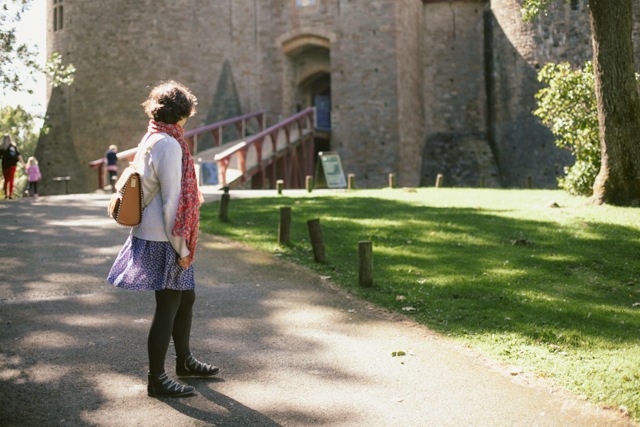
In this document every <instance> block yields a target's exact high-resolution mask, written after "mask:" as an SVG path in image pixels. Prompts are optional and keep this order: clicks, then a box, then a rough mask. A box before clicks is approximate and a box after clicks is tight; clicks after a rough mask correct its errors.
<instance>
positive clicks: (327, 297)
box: [0, 195, 636, 427]
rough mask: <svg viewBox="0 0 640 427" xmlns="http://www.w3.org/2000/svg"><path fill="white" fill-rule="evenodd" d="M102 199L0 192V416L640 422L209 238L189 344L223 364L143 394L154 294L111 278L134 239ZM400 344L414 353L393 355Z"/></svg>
mask: <svg viewBox="0 0 640 427" xmlns="http://www.w3.org/2000/svg"><path fill="white" fill-rule="evenodd" d="M107 200H108V198H107V196H104V195H73V196H55V197H43V198H40V199H38V200H36V201H33V200H17V201H11V202H0V224H2V225H1V226H0V259H1V261H2V262H1V263H0V408H2V410H0V425H2V426H25V425H34V426H49V425H51V426H65V425H73V426H76V425H78V426H80V425H82V426H84V425H88V426H341V427H348V426H349V427H350V426H367V427H374V426H384V427H387V426H402V427H407V426H596V425H597V426H631V425H636V424H633V423H631V422H630V421H628V420H627V419H626V418H623V417H621V416H619V415H618V414H616V413H612V412H611V411H606V410H602V409H598V408H596V407H594V406H591V405H587V404H585V403H583V402H581V401H579V400H577V399H575V398H573V397H572V396H569V395H568V394H566V393H563V392H560V391H557V390H555V389H554V388H553V387H551V388H550V387H549V385H548V384H546V383H544V382H542V381H543V380H539V379H538V380H536V379H535V377H534V376H532V375H523V374H520V375H517V376H515V377H511V376H510V375H509V373H508V367H504V366H501V365H500V364H497V363H491V362H490V361H487V360H485V359H483V358H482V357H481V356H479V355H478V354H476V353H474V352H473V351H472V350H469V349H464V348H462V347H459V346H457V345H456V344H454V343H451V342H450V341H449V340H447V339H446V338H442V337H440V336H438V335H436V334H434V333H432V332H431V331H429V330H428V329H426V328H424V327H421V326H419V325H416V324H414V323H412V322H411V321H410V320H408V319H406V318H404V317H402V316H399V315H395V314H391V313H388V312H386V311H384V310H380V309H378V308H376V307H373V306H371V305H370V304H368V303H366V302H363V301H360V300H358V299H357V298H355V297H353V296H350V295H349V294H347V293H346V292H344V291H341V290H339V289H336V288H335V287H333V286H332V285H331V283H328V282H323V281H322V280H321V279H320V278H319V277H317V276H316V275H315V274H314V273H312V272H309V271H307V270H304V269H302V268H299V267H297V266H295V265H292V264H289V263H287V262H286V261H283V260H281V259H279V258H276V257H272V256H270V255H268V254H263V253H259V252H256V251H254V250H251V249H250V248H247V247H244V246H241V245H239V244H236V243H233V242H229V241H226V240H224V239H221V238H217V237H214V236H209V235H201V237H200V244H199V252H198V255H197V260H196V263H195V269H196V283H197V284H198V287H197V300H196V306H195V313H194V325H193V331H192V350H193V352H194V354H195V355H196V357H198V358H199V359H201V360H203V361H208V362H212V363H214V364H216V365H218V366H219V367H220V369H221V374H220V375H219V378H216V379H213V380H186V381H184V382H186V383H188V384H191V385H193V386H195V387H196V389H197V394H196V395H195V396H193V397H188V398H181V399H154V398H149V397H148V396H147V395H146V369H147V367H146V365H147V360H146V335H147V331H148V328H149V324H150V321H151V318H152V316H153V309H154V302H153V295H152V294H151V293H146V292H132V291H123V290H119V289H115V288H113V287H112V286H111V285H109V284H108V283H107V282H106V280H105V277H106V276H107V273H108V271H109V268H110V267H111V263H112V262H113V260H114V258H115V256H116V254H117V253H118V251H119V249H120V247H121V245H122V243H123V242H124V240H125V239H126V236H127V234H128V229H125V228H123V227H119V226H117V225H116V224H115V222H113V220H111V219H109V218H107V217H106V216H105V215H106V204H107ZM398 349H411V350H412V352H413V354H414V355H407V356H403V357H391V356H390V353H391V351H394V350H398ZM169 356H173V348H170V349H169ZM173 369H174V364H173V358H172V357H171V360H168V363H167V372H169V373H170V375H171V374H172V372H173Z"/></svg>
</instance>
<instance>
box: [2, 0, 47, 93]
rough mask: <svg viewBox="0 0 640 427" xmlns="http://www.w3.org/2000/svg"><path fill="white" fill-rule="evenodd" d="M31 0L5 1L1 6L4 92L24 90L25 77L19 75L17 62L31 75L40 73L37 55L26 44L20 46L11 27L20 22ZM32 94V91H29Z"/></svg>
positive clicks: (14, 30) (13, 28)
mask: <svg viewBox="0 0 640 427" xmlns="http://www.w3.org/2000/svg"><path fill="white" fill-rule="evenodd" d="M30 2H31V0H4V1H3V2H2V6H0V87H1V88H2V91H3V92H4V91H6V90H7V89H9V90H13V91H16V92H18V91H20V90H24V88H23V83H24V75H20V74H19V73H18V69H17V68H16V67H15V64H16V63H17V62H22V64H24V65H25V66H26V68H27V70H28V73H29V75H33V73H34V72H37V71H39V67H38V64H37V63H36V53H35V52H34V51H32V50H30V49H29V47H28V46H27V45H26V44H20V45H18V42H17V40H16V34H15V33H16V29H15V27H10V26H11V25H12V24H14V23H16V22H19V21H20V15H21V14H22V13H23V12H24V11H25V10H26V9H27V8H28V7H29V3H30ZM27 92H29V93H31V92H33V91H32V90H27Z"/></svg>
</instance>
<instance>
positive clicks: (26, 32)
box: [0, 0, 47, 127]
mask: <svg viewBox="0 0 640 427" xmlns="http://www.w3.org/2000/svg"><path fill="white" fill-rule="evenodd" d="M46 1H47V0H32V1H31V3H30V5H29V10H27V11H26V12H25V13H24V14H23V15H22V20H21V21H20V22H15V23H13V26H14V27H15V28H16V38H17V39H18V44H22V43H27V44H28V45H29V47H30V48H31V50H36V49H35V46H37V47H38V49H37V50H38V63H40V64H41V65H44V63H45V62H46V60H47V17H46V13H47V5H46V3H45V2H46ZM2 3H5V2H4V1H3V2H2ZM9 28H10V27H9ZM37 77H38V78H37V81H36V82H33V81H31V80H30V79H25V82H26V85H25V86H26V87H27V88H29V89H32V90H33V91H34V93H33V95H30V94H29V93H27V92H18V93H16V92H12V91H9V90H7V91H6V93H4V94H2V93H1V92H0V97H1V98H0V105H2V106H5V105H11V106H13V107H15V106H17V105H21V106H22V107H23V108H24V109H25V110H27V111H28V112H30V113H35V114H40V115H43V116H44V113H45V112H46V101H47V100H46V97H47V86H46V85H47V83H46V78H45V75H44V74H38V76H37ZM39 122H41V121H39ZM38 125H39V126H38V127H40V126H41V123H38Z"/></svg>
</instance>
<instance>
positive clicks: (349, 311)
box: [347, 309, 357, 313]
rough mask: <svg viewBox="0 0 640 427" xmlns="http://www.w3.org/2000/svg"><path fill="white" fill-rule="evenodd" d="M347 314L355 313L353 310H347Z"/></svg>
mask: <svg viewBox="0 0 640 427" xmlns="http://www.w3.org/2000/svg"><path fill="white" fill-rule="evenodd" d="M347 313H357V312H356V311H355V310H353V309H351V310H347Z"/></svg>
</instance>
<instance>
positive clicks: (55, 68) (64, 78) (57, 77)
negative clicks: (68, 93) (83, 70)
mask: <svg viewBox="0 0 640 427" xmlns="http://www.w3.org/2000/svg"><path fill="white" fill-rule="evenodd" d="M44 71H45V73H47V75H48V76H49V78H50V79H51V86H53V87H58V86H61V85H68V86H70V85H72V84H73V81H74V79H75V73H76V67H74V65H73V64H69V65H67V66H66V67H65V66H64V65H63V64H62V56H60V53H58V52H53V53H52V54H51V56H50V57H49V59H47V63H46V65H45V67H44Z"/></svg>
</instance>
